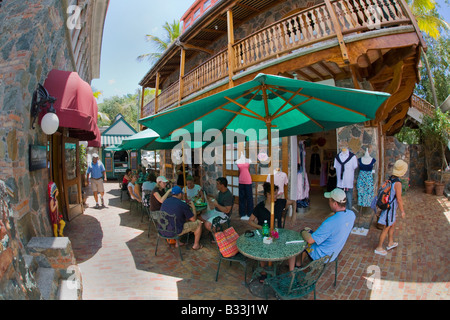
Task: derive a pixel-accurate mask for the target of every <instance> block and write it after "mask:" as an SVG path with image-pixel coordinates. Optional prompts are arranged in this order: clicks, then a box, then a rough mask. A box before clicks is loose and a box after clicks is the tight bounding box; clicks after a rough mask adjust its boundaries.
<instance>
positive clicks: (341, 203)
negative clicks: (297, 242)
mask: <svg viewBox="0 0 450 320" xmlns="http://www.w3.org/2000/svg"><path fill="white" fill-rule="evenodd" d="M324 196H325V198H328V204H329V205H330V208H331V210H332V211H333V212H334V214H333V215H332V216H331V217H329V218H327V219H326V220H325V221H324V222H323V223H322V224H321V225H320V227H319V228H318V229H317V230H316V231H314V232H312V233H311V229H310V228H304V229H303V230H302V231H301V234H302V237H303V239H305V241H306V242H307V243H308V245H307V246H306V249H305V250H304V251H303V252H302V253H301V254H300V255H299V256H297V257H293V258H290V259H289V270H291V271H292V270H294V268H295V267H300V266H306V265H307V264H308V263H309V262H311V261H313V260H317V259H320V258H322V257H324V256H327V255H328V256H330V257H331V259H330V261H329V262H331V261H334V260H335V259H336V258H337V256H338V255H339V253H340V252H341V250H342V248H343V247H344V245H345V243H346V242H347V238H348V236H349V235H350V232H351V231H352V229H353V224H354V223H355V218H356V217H355V213H354V212H353V211H352V210H349V209H347V208H346V204H347V197H346V195H345V192H344V191H343V190H342V189H339V188H336V189H334V190H333V191H331V192H325V193H324ZM298 258H300V260H299V259H298Z"/></svg>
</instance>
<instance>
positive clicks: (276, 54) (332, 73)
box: [141, 0, 426, 132]
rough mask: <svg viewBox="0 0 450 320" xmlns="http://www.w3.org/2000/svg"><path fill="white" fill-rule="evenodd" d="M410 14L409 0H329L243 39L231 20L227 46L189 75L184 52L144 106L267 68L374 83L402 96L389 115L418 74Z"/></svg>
mask: <svg viewBox="0 0 450 320" xmlns="http://www.w3.org/2000/svg"><path fill="white" fill-rule="evenodd" d="M236 2H239V1H236ZM228 17H229V16H228ZM231 17H232V15H231ZM411 17H412V15H411V12H410V10H409V8H408V7H407V5H406V3H405V2H404V0H390V1H375V0H335V1H330V0H326V1H325V2H324V3H322V4H319V5H316V6H314V7H309V8H307V9H305V10H302V11H299V12H297V13H295V14H293V15H290V16H288V17H286V18H283V19H281V20H279V21H276V22H274V23H272V24H270V25H268V26H265V27H264V28H262V29H260V30H258V31H256V32H254V33H252V34H250V35H249V36H247V37H245V38H243V39H240V40H237V41H234V39H233V37H234V35H233V32H232V31H233V30H232V29H233V24H232V23H231V24H230V21H228V29H231V36H230V32H228V34H229V35H228V47H227V48H225V49H223V50H222V51H220V52H218V53H216V54H214V55H213V56H211V57H210V58H209V59H208V60H206V61H204V62H203V63H202V64H200V65H198V66H196V67H195V68H193V69H192V70H190V71H189V72H187V73H186V74H184V63H185V61H184V60H183V59H181V62H180V68H179V70H178V71H174V72H178V74H179V76H178V81H174V82H173V83H171V84H170V85H169V86H168V87H166V88H165V89H164V90H163V91H162V92H161V93H160V94H159V96H157V97H156V98H155V100H153V101H151V102H150V103H149V104H148V105H147V106H145V107H143V108H142V113H141V114H142V117H146V116H149V115H152V114H154V113H156V112H160V111H163V110H165V109H168V108H174V107H177V106H180V105H182V104H185V103H188V102H191V101H194V100H196V99H200V98H203V97H206V96H208V95H211V94H214V93H216V92H218V91H222V90H225V89H227V88H229V87H230V86H233V85H237V84H239V83H242V82H244V81H247V80H249V79H251V78H252V77H254V75H255V74H257V73H259V72H266V73H271V74H280V75H284V76H290V77H296V78H297V79H302V80H306V81H321V80H325V79H335V80H336V79H337V80H339V79H341V80H342V79H350V80H351V81H352V82H353V84H354V87H355V88H362V85H361V83H364V82H366V83H367V82H368V83H370V86H371V89H373V90H378V91H385V92H389V93H391V94H392V95H393V97H394V98H395V97H396V98H395V99H392V100H391V102H388V103H386V108H385V109H383V110H382V111H380V114H379V116H378V119H377V121H382V120H387V119H388V118H389V113H390V112H392V111H393V110H394V109H395V107H396V106H397V105H398V104H399V103H403V102H404V101H405V100H408V101H409V98H410V97H411V94H412V89H413V87H414V86H412V87H411V83H412V84H415V83H416V82H417V79H418V75H417V63H418V59H419V57H420V53H419V51H418V47H419V46H420V45H421V46H423V47H425V48H426V45H425V43H424V42H423V39H422V37H421V34H420V31H419V29H418V27H417V24H416V21H415V19H414V18H413V19H411ZM231 19H232V18H231ZM222 20H223V19H222ZM182 50H183V49H182ZM172 55H174V54H172ZM181 56H183V54H182V55H181ZM157 69H158V67H156V68H154V70H151V71H150V72H149V73H148V74H147V76H146V78H144V79H143V80H142V81H141V85H142V86H143V87H148V86H150V85H152V84H154V83H155V80H154V79H153V80H152V81H153V82H152V81H150V80H149V79H151V78H152V77H153V78H154V75H155V74H157V71H158V70H157ZM158 81H159V80H157V81H156V82H157V83H158ZM400 93H402V94H400ZM399 94H400V95H399ZM395 113H398V112H397V111H396V112H395ZM400 120H401V119H400ZM392 125H393V124H391V125H390V126H392ZM397 125H398V124H397ZM385 130H386V132H387V131H388V130H389V128H385Z"/></svg>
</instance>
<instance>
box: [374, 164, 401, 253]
mask: <svg viewBox="0 0 450 320" xmlns="http://www.w3.org/2000/svg"><path fill="white" fill-rule="evenodd" d="M407 170H408V164H407V163H406V162H405V161H403V160H397V161H396V162H395V164H394V169H393V171H392V176H391V177H390V178H389V180H390V181H391V183H392V187H391V191H390V194H389V206H388V208H387V209H386V210H383V211H381V214H380V218H379V219H378V223H379V224H382V225H384V228H383V231H381V234H380V240H379V241H378V246H377V247H376V249H375V253H376V254H379V255H382V256H385V255H387V251H388V250H391V249H394V248H395V247H397V246H398V243H397V242H394V230H395V228H394V227H395V221H396V216H397V210H400V214H401V215H402V218H405V210H404V208H403V199H402V182H401V181H400V178H401V177H403V176H404V175H405V173H406V171H407ZM386 236H388V245H387V247H386V250H385V249H384V248H383V243H384V240H385V239H386Z"/></svg>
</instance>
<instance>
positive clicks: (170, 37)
mask: <svg viewBox="0 0 450 320" xmlns="http://www.w3.org/2000/svg"><path fill="white" fill-rule="evenodd" d="M162 28H163V30H164V34H163V36H162V37H161V38H160V37H158V36H155V35H151V34H147V35H145V39H146V41H147V42H150V44H151V46H152V47H153V49H154V50H155V52H152V53H145V54H142V55H140V56H138V57H137V60H138V61H143V60H145V59H147V60H148V61H149V62H151V63H155V62H156V61H158V59H159V58H161V56H162V54H163V53H164V51H166V49H167V48H168V47H169V46H170V45H171V44H172V43H173V42H174V41H175V40H176V39H177V38H178V37H179V36H180V34H181V28H180V21H179V20H174V21H173V22H172V23H169V22H166V23H165V24H164V25H163V26H162Z"/></svg>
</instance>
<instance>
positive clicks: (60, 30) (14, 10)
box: [0, 0, 109, 299]
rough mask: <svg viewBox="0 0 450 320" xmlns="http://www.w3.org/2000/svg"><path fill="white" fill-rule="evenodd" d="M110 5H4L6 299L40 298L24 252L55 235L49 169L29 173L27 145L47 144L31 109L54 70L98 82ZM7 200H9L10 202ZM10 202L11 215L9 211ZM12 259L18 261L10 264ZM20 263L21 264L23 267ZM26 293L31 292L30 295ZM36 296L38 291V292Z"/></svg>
mask: <svg viewBox="0 0 450 320" xmlns="http://www.w3.org/2000/svg"><path fill="white" fill-rule="evenodd" d="M108 3H109V1H108V0H104V1H103V0H96V1H76V0H63V1H59V0H33V1H11V0H6V1H2V2H1V7H0V124H1V125H0V180H1V181H0V182H1V183H2V184H3V185H4V188H3V189H5V190H9V194H8V195H5V194H3V196H4V198H3V199H5V200H4V201H5V202H4V203H5V205H4V206H3V207H2V208H3V209H4V210H3V212H2V213H3V214H2V217H0V222H1V223H2V232H0V243H2V245H1V246H0V299H2V298H4V299H9V298H13V299H36V298H37V297H38V296H39V294H38V293H39V292H38V291H35V290H32V289H28V287H30V288H31V287H32V285H30V286H28V287H27V286H22V285H21V284H20V281H18V279H22V280H21V281H23V282H24V283H25V282H26V281H31V278H30V277H29V275H27V274H26V273H27V271H26V267H25V264H24V263H23V255H24V254H25V251H26V249H25V248H26V245H27V244H28V242H29V241H30V240H31V239H32V238H33V237H51V236H52V230H51V226H50V221H49V215H48V195H47V184H48V182H49V172H48V170H46V169H45V168H44V169H41V170H36V171H30V170H29V146H30V145H39V146H47V145H48V136H47V135H46V134H45V133H43V131H42V130H41V127H40V126H39V125H38V124H37V120H36V124H35V129H32V126H31V124H32V121H33V119H31V116H30V107H31V101H32V96H33V92H34V91H35V90H36V88H37V86H38V84H39V83H40V84H44V81H45V80H46V78H47V75H48V74H49V72H50V71H51V70H53V69H57V70H64V71H74V72H77V73H78V74H79V75H80V77H81V78H82V79H83V80H84V81H86V82H88V83H90V82H91V80H92V79H93V78H98V77H99V65H100V48H101V38H102V32H103V24H104V19H105V15H106V8H107V6H108ZM6 199H7V200H6ZM6 201H7V202H8V214H5V212H6V209H5V208H6ZM12 261H14V262H15V263H11V262H12ZM19 261H20V263H19ZM24 288H27V289H26V290H25V289H24ZM36 292H37V293H36Z"/></svg>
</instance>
